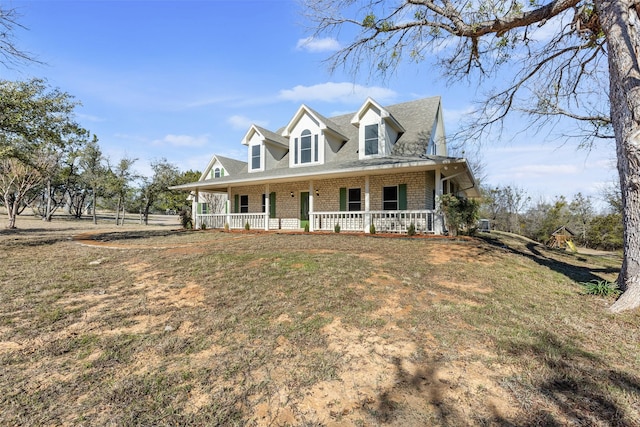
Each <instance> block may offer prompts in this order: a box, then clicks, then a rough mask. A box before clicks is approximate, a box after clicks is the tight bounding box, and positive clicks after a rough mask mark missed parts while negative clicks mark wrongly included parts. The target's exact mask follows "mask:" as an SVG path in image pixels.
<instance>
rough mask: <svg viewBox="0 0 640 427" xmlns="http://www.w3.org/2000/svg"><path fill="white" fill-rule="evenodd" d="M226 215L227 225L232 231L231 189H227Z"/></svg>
mask: <svg viewBox="0 0 640 427" xmlns="http://www.w3.org/2000/svg"><path fill="white" fill-rule="evenodd" d="M225 213H226V214H227V219H226V220H225V221H226V223H227V224H229V230H231V188H227V202H226V206H225Z"/></svg>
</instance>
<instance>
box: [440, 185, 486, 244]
mask: <svg viewBox="0 0 640 427" xmlns="http://www.w3.org/2000/svg"><path fill="white" fill-rule="evenodd" d="M440 208H441V209H442V213H443V214H444V217H445V219H446V222H447V228H448V229H449V233H451V234H452V235H454V236H455V235H458V233H459V232H460V231H461V230H467V234H471V232H472V229H473V227H474V226H475V224H476V222H477V221H478V218H479V217H478V210H479V208H480V205H479V203H478V202H477V201H476V200H473V199H466V198H464V197H458V196H456V195H454V194H443V195H442V196H440Z"/></svg>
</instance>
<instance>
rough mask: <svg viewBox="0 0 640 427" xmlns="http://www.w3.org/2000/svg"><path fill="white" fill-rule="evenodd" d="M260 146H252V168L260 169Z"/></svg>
mask: <svg viewBox="0 0 640 427" xmlns="http://www.w3.org/2000/svg"><path fill="white" fill-rule="evenodd" d="M260 166H261V164H260V146H259V145H252V146H251V169H260Z"/></svg>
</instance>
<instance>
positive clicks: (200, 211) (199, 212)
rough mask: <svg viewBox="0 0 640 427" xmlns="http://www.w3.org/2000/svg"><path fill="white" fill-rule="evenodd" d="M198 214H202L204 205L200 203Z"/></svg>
mask: <svg viewBox="0 0 640 427" xmlns="http://www.w3.org/2000/svg"><path fill="white" fill-rule="evenodd" d="M198 214H202V203H198Z"/></svg>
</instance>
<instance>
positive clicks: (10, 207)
mask: <svg viewBox="0 0 640 427" xmlns="http://www.w3.org/2000/svg"><path fill="white" fill-rule="evenodd" d="M77 105H78V102H76V101H74V99H73V97H72V96H71V95H69V94H67V93H65V92H61V91H59V90H58V89H51V88H50V87H48V85H47V84H46V83H45V82H44V81H43V80H40V79H33V80H30V81H24V82H20V81H18V82H14V81H7V80H0V195H1V197H0V205H2V206H4V208H5V209H6V211H7V215H8V218H9V223H8V226H7V227H8V228H15V227H16V218H17V217H18V215H20V214H22V213H24V211H25V210H31V211H32V212H33V213H34V214H36V215H38V216H40V217H41V218H42V219H43V220H45V221H51V219H52V217H53V215H54V213H56V212H57V211H60V210H63V211H64V212H65V213H66V214H68V215H71V216H73V217H76V218H81V217H82V216H83V215H91V216H92V218H93V221H94V223H95V222H97V216H96V211H97V210H98V209H107V210H110V211H113V212H115V223H116V225H121V224H123V223H124V217H125V215H126V214H127V213H134V212H135V213H137V214H139V215H140V218H141V220H142V221H144V223H145V224H146V223H147V222H148V219H149V214H150V213H153V212H167V211H174V212H177V211H179V210H181V209H184V208H185V207H186V206H189V205H190V202H188V201H187V199H186V197H187V196H188V195H187V194H186V193H184V192H173V191H170V190H169V189H168V187H169V186H170V185H177V184H181V183H186V182H192V181H196V180H198V178H199V176H200V174H199V172H195V171H187V172H180V171H179V170H178V168H177V167H176V166H175V165H173V164H171V163H169V162H168V161H167V160H166V159H160V160H155V161H152V162H151V170H152V175H151V176H142V175H140V174H138V173H136V172H135V170H134V165H135V163H136V162H137V159H134V158H127V157H125V158H122V159H120V160H117V161H115V162H113V161H111V159H109V158H107V157H106V156H104V154H103V153H102V150H101V149H100V146H99V143H98V137H97V136H96V135H92V134H91V133H90V132H89V131H88V130H86V129H84V128H82V127H81V126H80V125H79V124H77V123H76V122H75V121H74V109H75V107H76V106H77Z"/></svg>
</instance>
